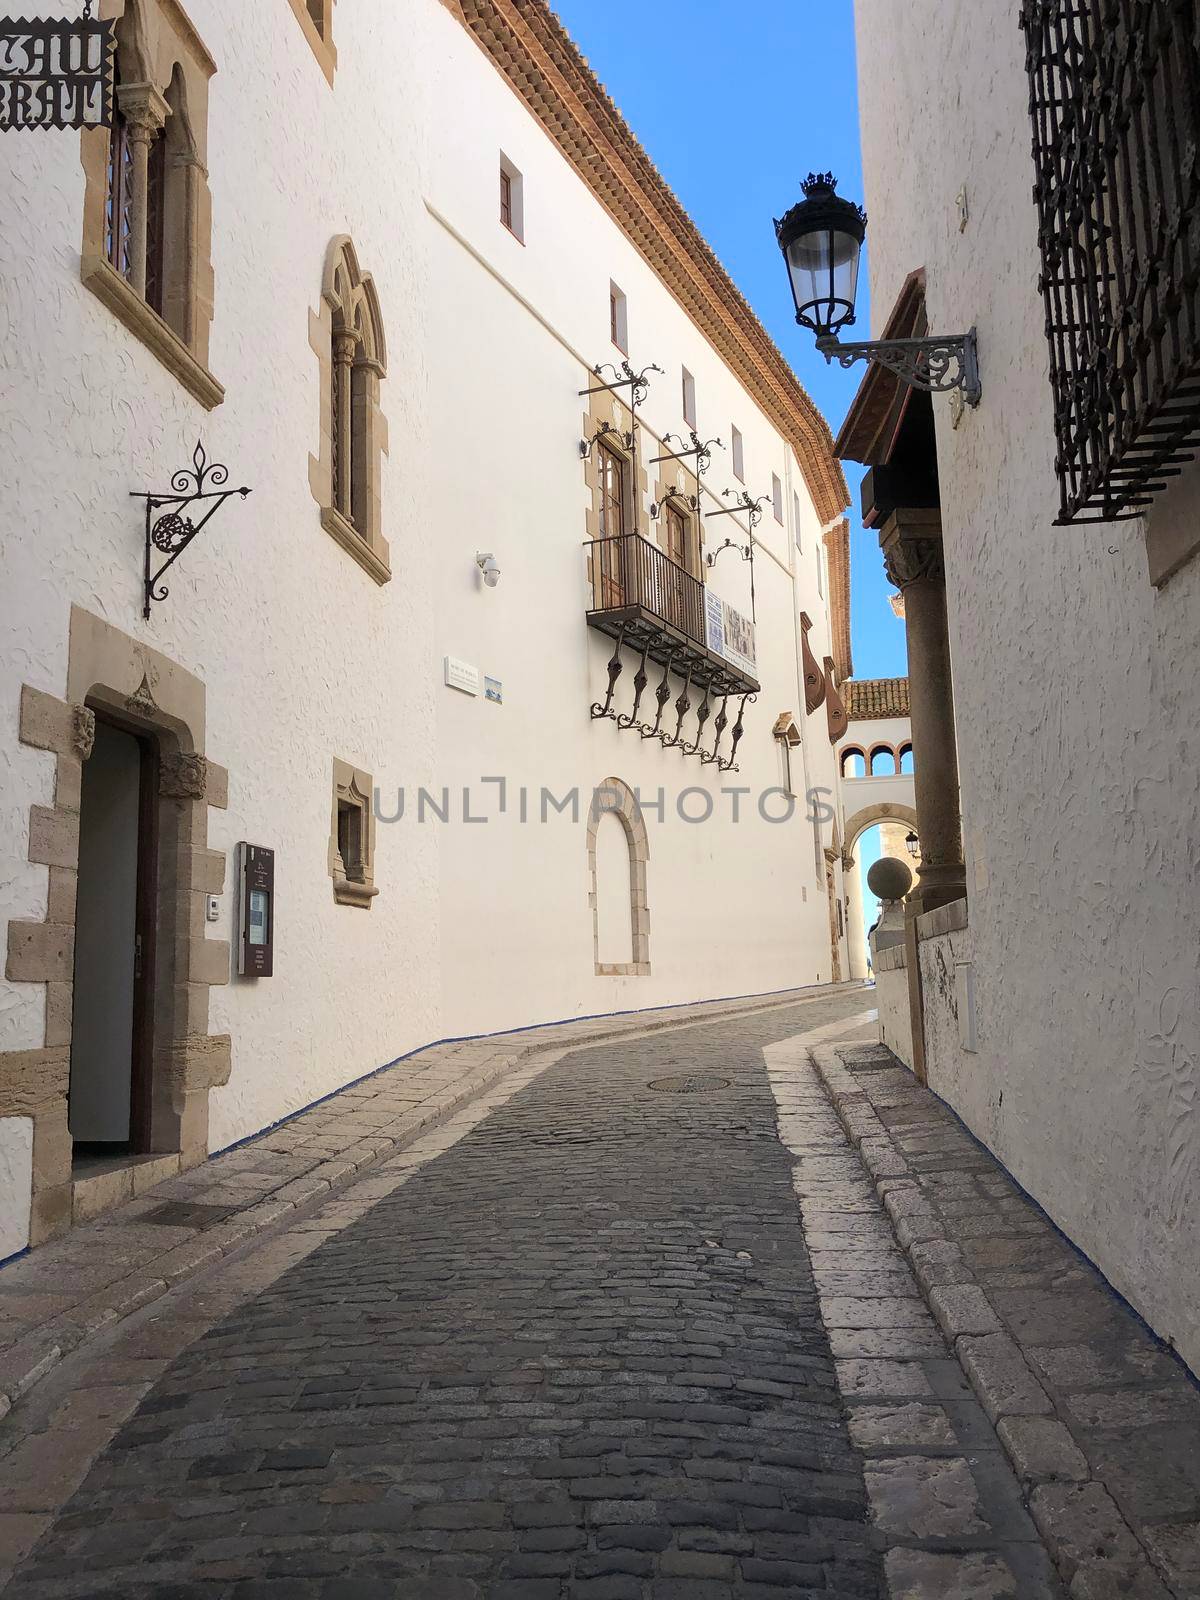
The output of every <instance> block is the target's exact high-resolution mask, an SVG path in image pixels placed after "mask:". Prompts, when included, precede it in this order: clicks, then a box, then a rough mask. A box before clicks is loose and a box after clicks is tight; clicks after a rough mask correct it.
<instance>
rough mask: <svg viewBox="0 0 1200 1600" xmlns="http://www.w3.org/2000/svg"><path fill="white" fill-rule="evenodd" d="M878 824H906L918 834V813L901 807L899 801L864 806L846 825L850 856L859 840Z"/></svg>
mask: <svg viewBox="0 0 1200 1600" xmlns="http://www.w3.org/2000/svg"><path fill="white" fill-rule="evenodd" d="M877 822H904V823H907V824H908V826H909V827H910V828H911V829H912V830H913V832H914V833H915V832H917V813H916V812H915V811H914V810H913V808H912V806H905V805H900V804H899V803H898V802H897V801H893V800H885V801H880V803H879V804H878V805H873V806H864V807H863V808H862V810H861V811H856V812H855V813H854V815H853V816H852V817H851V818H850V819H849V820H848V821H847V823H846V852H847V854H849V853H850V852H851V851H852V850H853V849H854V846H855V845H856V844H857V843H858V841H859V839H860V838H861V837H862V836H863V834H864V833H866V831H867V829H868V828H871V827H874V826H875V824H876V823H877Z"/></svg>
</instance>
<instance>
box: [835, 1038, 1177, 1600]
mask: <svg viewBox="0 0 1200 1600" xmlns="http://www.w3.org/2000/svg"><path fill="white" fill-rule="evenodd" d="M810 1057H811V1060H812V1062H813V1065H814V1067H815V1068H816V1071H817V1075H818V1077H819V1078H820V1080H821V1083H822V1084H823V1086H824V1088H825V1091H826V1093H827V1094H828V1096H829V1099H830V1102H831V1103H832V1105H833V1108H834V1111H835V1112H836V1113H837V1116H838V1120H839V1121H840V1122H841V1124H842V1127H843V1128H844V1129H845V1132H846V1136H847V1138H848V1139H849V1140H850V1143H851V1144H852V1145H853V1146H854V1147H855V1149H856V1150H857V1151H858V1154H859V1157H860V1159H861V1161H862V1163H863V1166H864V1167H865V1168H866V1170H867V1172H868V1174H869V1175H870V1178H871V1181H872V1183H873V1184H874V1187H875V1190H876V1192H877V1194H878V1195H879V1197H880V1199H881V1201H882V1203H883V1206H884V1209H885V1210H886V1212H887V1214H888V1216H889V1218H890V1219H891V1222H892V1229H893V1232H894V1233H895V1236H896V1240H897V1242H898V1244H899V1245H900V1248H901V1249H902V1251H903V1252H904V1255H905V1256H906V1258H907V1260H908V1262H909V1264H910V1266H911V1267H912V1270H913V1274H914V1276H915V1277H916V1280H917V1283H918V1285H919V1287H920V1290H921V1294H922V1296H923V1298H924V1299H925V1302H926V1304H927V1305H928V1306H929V1309H930V1311H931V1312H932V1314H933V1316H934V1318H935V1320H936V1321H937V1323H938V1326H939V1327H940V1328H941V1330H942V1332H943V1333H944V1335H945V1337H946V1341H947V1343H948V1344H949V1345H950V1347H951V1348H952V1350H953V1351H954V1354H955V1356H956V1357H957V1358H958V1361H959V1363H960V1365H961V1366H962V1369H963V1371H964V1373H965V1374H966V1377H967V1380H968V1382H969V1383H970V1384H971V1387H972V1388H973V1389H974V1391H975V1394H976V1396H977V1398H978V1400H979V1403H980V1405H981V1406H982V1407H983V1409H984V1411H985V1412H986V1413H987V1415H988V1417H989V1419H990V1420H991V1422H992V1423H993V1424H994V1425H995V1427H996V1433H997V1436H998V1437H999V1439H1000V1441H1001V1443H1002V1445H1003V1447H1004V1450H1005V1453H1006V1454H1007V1456H1008V1458H1009V1461H1010V1462H1011V1463H1012V1466H1013V1470H1014V1471H1015V1472H1016V1474H1017V1477H1018V1479H1019V1480H1020V1482H1021V1484H1022V1487H1023V1489H1024V1491H1025V1495H1026V1499H1027V1502H1028V1505H1029V1511H1030V1515H1031V1516H1032V1518H1033V1521H1034V1523H1035V1524H1036V1526H1037V1529H1038V1532H1039V1533H1040V1534H1041V1535H1042V1538H1043V1539H1044V1540H1045V1543H1046V1548H1047V1550H1048V1551H1049V1553H1050V1556H1051V1559H1052V1560H1053V1561H1054V1563H1055V1565H1056V1566H1057V1568H1058V1570H1059V1573H1060V1575H1061V1576H1062V1579H1063V1583H1064V1585H1065V1586H1066V1588H1067V1592H1068V1594H1069V1597H1070V1600H1116V1597H1117V1596H1129V1597H1130V1600H1172V1596H1173V1595H1174V1596H1176V1600H1187V1596H1186V1595H1185V1594H1184V1592H1183V1591H1182V1590H1174V1589H1168V1588H1166V1587H1164V1585H1163V1584H1162V1583H1161V1582H1160V1581H1159V1578H1158V1577H1157V1576H1156V1575H1155V1571H1156V1568H1155V1562H1154V1560H1153V1557H1152V1555H1151V1553H1150V1551H1149V1550H1148V1549H1147V1547H1146V1545H1145V1543H1144V1542H1143V1541H1142V1540H1140V1539H1139V1538H1138V1536H1137V1533H1136V1532H1135V1530H1134V1529H1133V1528H1132V1527H1131V1526H1130V1524H1129V1522H1128V1521H1127V1520H1126V1519H1125V1518H1124V1516H1123V1515H1122V1514H1121V1511H1120V1510H1119V1509H1118V1507H1117V1505H1116V1503H1115V1501H1114V1500H1113V1498H1112V1496H1111V1495H1110V1494H1109V1492H1108V1490H1107V1488H1106V1487H1105V1485H1104V1483H1103V1482H1102V1481H1101V1480H1100V1479H1099V1478H1098V1477H1095V1476H1093V1473H1092V1468H1091V1466H1090V1464H1089V1462H1088V1460H1087V1458H1086V1456H1085V1455H1084V1454H1083V1452H1082V1451H1081V1450H1080V1449H1079V1447H1078V1445H1077V1444H1076V1442H1075V1439H1074V1436H1073V1435H1072V1433H1071V1431H1070V1429H1069V1428H1068V1427H1067V1425H1066V1423H1065V1422H1064V1421H1063V1420H1062V1418H1061V1417H1060V1416H1059V1415H1058V1413H1057V1410H1056V1407H1055V1405H1054V1402H1053V1400H1052V1399H1051V1397H1050V1395H1049V1394H1047V1392H1046V1390H1045V1388H1044V1387H1043V1386H1042V1384H1041V1383H1040V1382H1039V1380H1038V1378H1037V1376H1036V1375H1035V1373H1034V1372H1033V1370H1032V1368H1031V1367H1030V1365H1029V1363H1028V1362H1027V1361H1026V1360H1025V1357H1024V1355H1023V1353H1022V1351H1021V1347H1020V1345H1019V1344H1018V1342H1017V1341H1016V1340H1015V1339H1014V1338H1013V1337H1012V1335H1011V1333H1010V1332H1009V1331H1008V1329H1007V1328H1006V1327H1005V1324H1004V1322H1003V1321H1002V1319H1001V1318H1000V1316H999V1315H998V1314H997V1312H996V1310H995V1308H994V1307H993V1305H992V1303H991V1300H990V1298H989V1296H988V1294H987V1291H986V1290H985V1289H984V1288H983V1286H982V1285H981V1284H979V1283H978V1282H977V1280H976V1278H975V1276H974V1274H973V1273H972V1271H971V1268H970V1266H969V1265H968V1263H967V1261H966V1259H965V1257H964V1255H963V1252H962V1250H961V1249H960V1247H959V1246H958V1244H957V1243H956V1242H955V1241H954V1239H952V1238H951V1237H950V1235H949V1233H948V1232H947V1225H946V1223H945V1221H944V1220H943V1218H942V1216H941V1214H940V1212H939V1211H938V1209H937V1207H936V1206H935V1205H934V1204H933V1202H932V1201H931V1200H929V1199H928V1197H927V1196H926V1195H925V1194H924V1192H923V1190H922V1188H921V1184H920V1180H919V1176H918V1174H917V1173H916V1172H914V1170H913V1169H912V1167H911V1166H910V1165H909V1162H908V1160H907V1158H906V1157H905V1155H904V1153H903V1151H901V1150H899V1149H898V1148H897V1147H896V1145H895V1144H894V1143H893V1141H892V1138H891V1135H890V1133H889V1132H888V1129H887V1128H886V1126H885V1125H884V1123H883V1122H882V1121H881V1120H880V1118H879V1117H878V1115H877V1114H876V1112H875V1109H874V1107H873V1105H872V1104H871V1101H870V1097H869V1096H868V1095H867V1094H866V1093H865V1092H864V1091H863V1090H862V1089H861V1088H859V1086H858V1083H857V1081H856V1079H855V1076H854V1075H853V1074H852V1073H850V1072H849V1071H847V1069H846V1067H845V1066H844V1065H843V1063H842V1060H841V1056H840V1054H839V1051H838V1050H837V1049H836V1048H830V1047H826V1048H820V1047H818V1048H815V1049H813V1050H811V1051H810ZM893 1060H894V1061H895V1058H893ZM895 1065H896V1066H897V1067H900V1068H901V1069H902V1070H905V1071H907V1069H904V1068H903V1067H902V1064H901V1063H900V1062H899V1061H895ZM881 1070H886V1067H884V1066H883V1065H882V1064H881ZM915 1081H916V1080H915V1079H914V1080H913V1082H914V1084H915ZM925 1092H926V1093H930V1091H925ZM931 1098H933V1096H932V1094H931ZM963 1165H964V1167H974V1168H977V1169H979V1170H984V1171H987V1170H991V1169H995V1170H997V1171H1003V1168H1001V1167H1000V1163H999V1162H997V1161H996V1160H995V1159H994V1158H993V1157H991V1156H988V1155H987V1154H986V1153H984V1152H983V1151H980V1152H979V1153H978V1155H977V1156H976V1157H974V1158H969V1159H968V1160H967V1161H964V1163H963ZM1031 1209H1032V1208H1031Z"/></svg>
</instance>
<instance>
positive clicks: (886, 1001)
mask: <svg viewBox="0 0 1200 1600" xmlns="http://www.w3.org/2000/svg"><path fill="white" fill-rule="evenodd" d="M903 962H904V947H903V946H902V945H900V946H897V945H893V946H892V947H891V949H889V950H881V951H880V952H879V954H878V956H876V958H875V1005H876V1008H877V1010H878V1012H879V1042H880V1044H885V1045H887V1047H888V1049H889V1050H890V1051H891V1052H892V1053H893V1055H897V1056H899V1058H900V1060H901V1061H903V1063H904V1065H905V1066H906V1067H909V1068H911V1067H912V1064H913V1049H912V1011H911V1008H910V1006H909V999H908V969H907V967H905V966H904V965H903Z"/></svg>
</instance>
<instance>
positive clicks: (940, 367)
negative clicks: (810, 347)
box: [817, 328, 983, 406]
mask: <svg viewBox="0 0 1200 1600" xmlns="http://www.w3.org/2000/svg"><path fill="white" fill-rule="evenodd" d="M817 349H818V350H819V351H820V352H821V354H822V355H823V356H824V357H825V359H826V361H828V362H830V363H831V364H832V363H833V362H836V363H837V365H838V366H839V367H852V366H853V365H854V363H855V362H856V361H870V362H873V363H874V364H875V365H876V366H878V367H886V368H887V370H888V371H889V372H893V373H895V375H896V377H898V378H899V379H900V381H901V383H906V384H907V385H908V386H909V388H910V389H924V390H925V391H926V392H927V393H929V394H945V393H948V392H949V391H951V390H955V389H957V390H958V391H959V392H960V393H961V394H962V397H963V399H964V400H965V401H966V403H967V405H969V406H977V405H978V404H979V401H980V398H981V396H982V394H983V388H982V386H981V384H980V382H979V341H978V338H977V336H976V333H975V329H974V328H972V329H971V330H970V332H969V333H952V334H947V335H946V336H945V337H944V338H941V339H872V340H864V341H860V342H859V343H856V344H843V343H842V341H841V340H840V339H838V338H837V337H836V336H835V335H833V334H830V335H829V336H828V337H827V338H824V339H818V340H817Z"/></svg>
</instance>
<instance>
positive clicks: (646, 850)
mask: <svg viewBox="0 0 1200 1600" xmlns="http://www.w3.org/2000/svg"><path fill="white" fill-rule="evenodd" d="M587 856H588V879H589V891H590V892H589V894H588V904H589V906H590V907H591V912H592V944H593V955H594V962H595V972H596V975H597V977H639V978H640V977H649V975H650V911H649V906H648V903H647V888H646V866H647V863H648V862H649V860H650V841H649V838H648V836H647V834H646V823H645V819H644V818H643V816H642V809H641V806H640V805H639V804H638V801H637V796H636V795H635V794H634V792H633V790H632V789H631V788H630V787H629V785H628V784H627V783H625V782H624V781H623V780H622V779H621V778H605V779H604V781H603V782H602V783H601V784H600V785H599V786H598V787H597V789H596V793H595V796H594V797H593V801H592V805H591V807H590V808H589V811H588V825H587Z"/></svg>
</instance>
